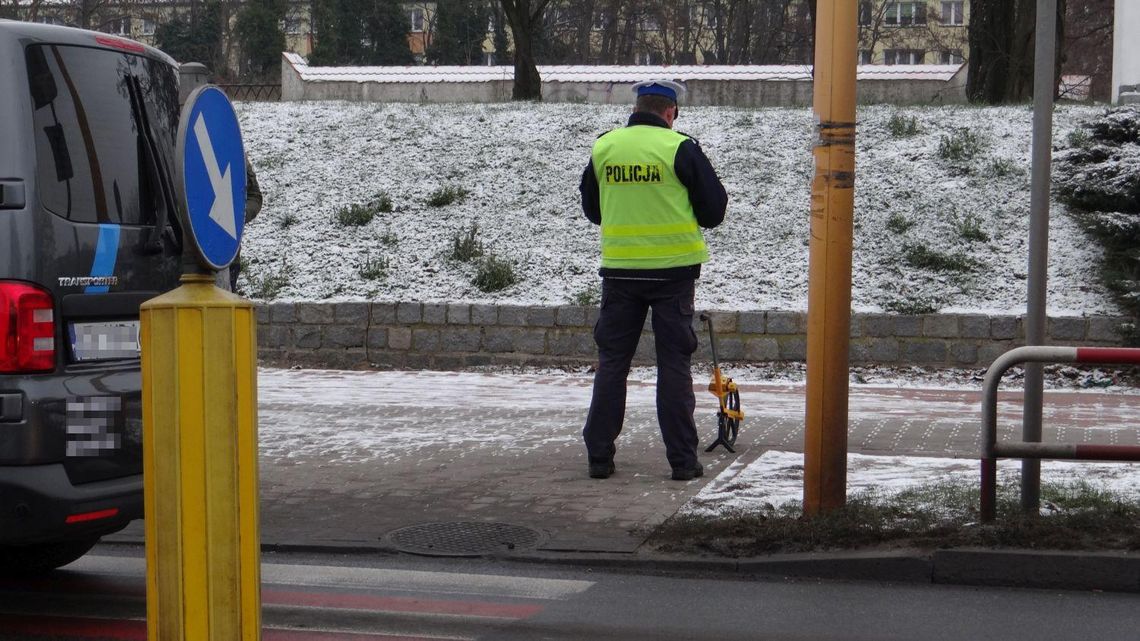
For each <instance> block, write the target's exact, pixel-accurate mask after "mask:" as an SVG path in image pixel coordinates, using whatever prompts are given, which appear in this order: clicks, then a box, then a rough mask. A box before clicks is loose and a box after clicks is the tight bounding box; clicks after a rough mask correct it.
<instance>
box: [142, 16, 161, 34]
mask: <svg viewBox="0 0 1140 641" xmlns="http://www.w3.org/2000/svg"><path fill="white" fill-rule="evenodd" d="M157 28H158V26H157V25H156V24H155V22H154V20H151V19H150V18H143V19H142V35H144V36H153V35H154V32H155V30H156V29H157Z"/></svg>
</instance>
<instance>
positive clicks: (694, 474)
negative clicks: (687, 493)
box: [673, 463, 705, 481]
mask: <svg viewBox="0 0 1140 641" xmlns="http://www.w3.org/2000/svg"><path fill="white" fill-rule="evenodd" d="M704 475H705V468H703V467H701V464H700V463H697V465H696V467H675V468H673V480H674V481H691V480H693V479H695V478H700V477H702V476H704Z"/></svg>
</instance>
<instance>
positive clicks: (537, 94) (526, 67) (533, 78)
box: [511, 36, 542, 101]
mask: <svg viewBox="0 0 1140 641" xmlns="http://www.w3.org/2000/svg"><path fill="white" fill-rule="evenodd" d="M511 100H535V101H541V100H542V78H540V77H539V75H538V63H537V62H535V59H534V51H533V50H532V49H531V42H530V39H529V38H528V39H527V40H526V41H525V42H523V41H520V40H519V38H518V36H516V37H515V86H514V89H513V90H512V91H511Z"/></svg>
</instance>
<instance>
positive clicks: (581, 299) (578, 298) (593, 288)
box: [571, 283, 602, 307]
mask: <svg viewBox="0 0 1140 641" xmlns="http://www.w3.org/2000/svg"><path fill="white" fill-rule="evenodd" d="M571 300H572V302H573V303H574V304H575V305H578V306H579V307H593V306H595V305H597V304H598V303H599V302H601V300H602V288H601V286H600V285H598V284H596V283H595V284H593V285H590V286H589V287H587V288H586V289H583V290H582V291H580V292H578V293H576V294H574V297H573V298H572V299H571Z"/></svg>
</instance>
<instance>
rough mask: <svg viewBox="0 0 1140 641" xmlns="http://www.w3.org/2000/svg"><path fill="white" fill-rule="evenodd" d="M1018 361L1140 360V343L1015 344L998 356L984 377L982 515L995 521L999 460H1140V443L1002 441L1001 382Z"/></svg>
mask: <svg viewBox="0 0 1140 641" xmlns="http://www.w3.org/2000/svg"><path fill="white" fill-rule="evenodd" d="M1018 363H1097V364H1140V348H1131V347H1042V346H1036V345H1031V346H1026V347H1018V348H1015V349H1011V350H1010V351H1008V352H1006V353H1004V354H1002V355H1001V356H999V357H997V359H995V360H994V362H993V364H991V365H990V367H989V369H988V370H986V377H985V379H984V380H983V382H982V452H981V454H982V457H981V466H982V479H981V506H980V507H981V514H980V517H981V520H982V521H983V522H989V521H993V520H994V517H995V516H996V511H997V459H999V458H1020V459H1068V460H1084V461H1140V446H1136V445H1085V444H1075V443H1024V442H1019V443H998V442H997V397H998V384H999V383H1000V382H1001V377H1002V375H1003V374H1005V372H1006V370H1008V369H1009V368H1011V367H1013V366H1014V365H1017V364H1018Z"/></svg>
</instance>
